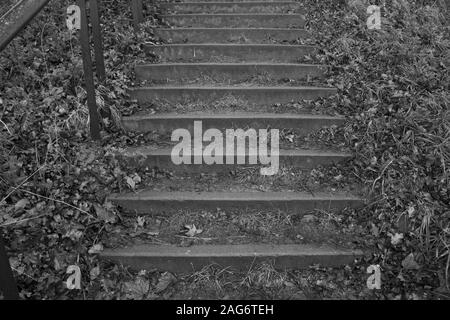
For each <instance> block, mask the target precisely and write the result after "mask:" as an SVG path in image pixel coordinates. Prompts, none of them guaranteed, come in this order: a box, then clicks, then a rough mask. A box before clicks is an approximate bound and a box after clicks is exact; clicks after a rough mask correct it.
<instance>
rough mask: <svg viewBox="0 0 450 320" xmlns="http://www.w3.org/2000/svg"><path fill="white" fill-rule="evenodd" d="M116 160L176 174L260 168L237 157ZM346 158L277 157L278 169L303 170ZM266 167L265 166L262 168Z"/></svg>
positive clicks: (128, 157)
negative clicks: (188, 160)
mask: <svg viewBox="0 0 450 320" xmlns="http://www.w3.org/2000/svg"><path fill="white" fill-rule="evenodd" d="M116 157H117V159H118V160H119V161H120V162H122V163H123V164H124V165H126V166H128V167H129V168H136V169H145V168H149V169H152V168H159V169H165V170H169V171H172V172H176V173H201V172H229V171H232V170H236V169H237V168H245V167H261V166H260V165H249V164H248V163H249V158H248V156H246V157H245V164H236V163H237V157H236V156H235V157H234V164H226V161H225V160H226V159H225V157H224V158H223V159H224V160H223V163H224V164H211V165H207V164H204V163H202V164H193V163H194V161H193V157H191V164H180V165H176V164H174V163H173V161H172V158H171V156H170V154H161V155H147V156H145V155H133V154H130V155H126V154H125V155H124V154H118V155H116ZM348 159H349V157H348V156H340V155H339V156H306V155H302V156H290V155H283V154H281V155H280V156H279V165H280V168H281V167H283V166H285V167H296V168H303V169H312V168H315V167H317V166H318V165H324V166H326V165H331V164H334V163H338V162H341V161H344V160H348ZM264 167H267V166H264Z"/></svg>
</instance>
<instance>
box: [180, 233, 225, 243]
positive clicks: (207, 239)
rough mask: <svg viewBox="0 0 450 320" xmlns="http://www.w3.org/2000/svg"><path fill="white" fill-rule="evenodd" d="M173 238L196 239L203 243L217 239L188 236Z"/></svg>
mask: <svg viewBox="0 0 450 320" xmlns="http://www.w3.org/2000/svg"><path fill="white" fill-rule="evenodd" d="M175 237H180V238H186V239H197V240H204V241H211V240H214V239H217V238H200V237H188V236H181V235H179V234H176V235H175Z"/></svg>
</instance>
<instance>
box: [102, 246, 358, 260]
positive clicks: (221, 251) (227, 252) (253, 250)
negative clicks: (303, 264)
mask: <svg viewBox="0 0 450 320" xmlns="http://www.w3.org/2000/svg"><path fill="white" fill-rule="evenodd" d="M361 254H362V251H361V250H350V249H343V248H337V247H332V246H329V245H316V244H285V245H272V244H244V245H239V244H237V245H194V246H190V247H178V246H174V245H154V244H144V245H135V246H132V247H128V248H120V249H105V250H104V251H102V253H101V256H111V257H112V256H129V257H134V256H144V257H145V256H148V257H152V256H160V257H167V256H174V257H177V256H179V257H195V256H197V257H221V256H223V257H236V256H237V257H239V256H274V257H277V256H303V255H312V256H316V255H361Z"/></svg>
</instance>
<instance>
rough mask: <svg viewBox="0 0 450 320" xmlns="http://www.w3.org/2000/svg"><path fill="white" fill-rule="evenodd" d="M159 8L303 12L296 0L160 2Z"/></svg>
mask: <svg viewBox="0 0 450 320" xmlns="http://www.w3.org/2000/svg"><path fill="white" fill-rule="evenodd" d="M160 8H161V9H163V10H166V11H167V10H170V11H171V12H176V13H288V12H290V13H292V12H295V13H305V10H304V9H303V10H302V9H301V6H300V4H299V3H298V2H278V3H271V2H262V3H261V2H259V3H258V2H255V1H253V2H247V3H246V2H243V3H214V2H210V3H161V4H160Z"/></svg>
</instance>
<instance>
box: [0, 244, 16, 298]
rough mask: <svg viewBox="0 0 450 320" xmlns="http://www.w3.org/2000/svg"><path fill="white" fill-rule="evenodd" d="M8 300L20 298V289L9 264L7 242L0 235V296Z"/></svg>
mask: <svg viewBox="0 0 450 320" xmlns="http://www.w3.org/2000/svg"><path fill="white" fill-rule="evenodd" d="M1 295H3V298H4V299H6V300H19V298H20V297H19V291H18V290H17V285H16V281H15V280H14V276H13V274H12V271H11V266H10V265H9V260H8V256H7V254H6V249H5V244H4V243H3V239H2V237H1V235H0V296H1Z"/></svg>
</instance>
